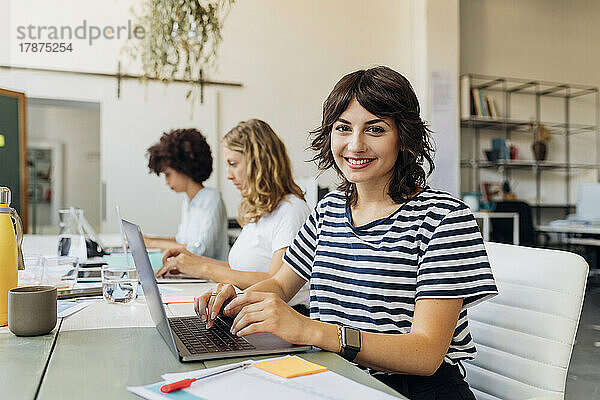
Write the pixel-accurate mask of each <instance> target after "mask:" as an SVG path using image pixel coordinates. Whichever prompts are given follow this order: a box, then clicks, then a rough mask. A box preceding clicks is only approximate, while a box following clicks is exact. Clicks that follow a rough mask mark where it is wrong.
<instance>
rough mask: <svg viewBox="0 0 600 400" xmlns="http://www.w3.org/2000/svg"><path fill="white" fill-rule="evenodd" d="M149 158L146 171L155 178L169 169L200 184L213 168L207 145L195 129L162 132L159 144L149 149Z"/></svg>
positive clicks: (202, 136)
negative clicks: (152, 173) (151, 173)
mask: <svg viewBox="0 0 600 400" xmlns="http://www.w3.org/2000/svg"><path fill="white" fill-rule="evenodd" d="M148 155H149V159H148V168H149V169H150V171H151V172H154V173H155V174H156V175H160V173H161V172H164V170H165V168H167V167H169V168H173V169H174V170H175V171H177V172H179V173H182V174H184V175H187V176H188V177H190V178H191V179H192V180H193V181H194V182H196V183H202V182H204V181H205V180H207V179H208V177H209V176H210V174H211V173H212V169H213V167H212V162H213V159H212V154H211V151H210V146H209V145H208V143H207V142H206V138H205V137H204V135H202V133H200V131H198V130H197V129H194V128H190V129H174V130H172V131H170V132H165V133H163V135H162V136H161V138H160V141H159V142H158V143H156V144H155V145H153V146H151V147H149V148H148Z"/></svg>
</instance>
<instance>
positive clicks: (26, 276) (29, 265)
mask: <svg viewBox="0 0 600 400" xmlns="http://www.w3.org/2000/svg"><path fill="white" fill-rule="evenodd" d="M23 261H24V263H25V269H22V270H19V284H18V286H36V285H40V284H41V283H42V278H43V276H44V263H45V261H46V260H45V259H44V257H42V256H41V255H39V254H25V255H24V256H23Z"/></svg>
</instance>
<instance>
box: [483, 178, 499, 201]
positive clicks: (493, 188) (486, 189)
mask: <svg viewBox="0 0 600 400" xmlns="http://www.w3.org/2000/svg"><path fill="white" fill-rule="evenodd" d="M502 186H503V185H502V183H499V182H481V189H482V192H483V201H485V202H493V201H502V200H504V191H503V187H502Z"/></svg>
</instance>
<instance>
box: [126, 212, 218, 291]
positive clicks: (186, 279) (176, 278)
mask: <svg viewBox="0 0 600 400" xmlns="http://www.w3.org/2000/svg"><path fill="white" fill-rule="evenodd" d="M115 211H116V213H117V221H119V222H120V221H121V220H122V219H123V218H121V210H120V209H119V206H118V205H116V206H115ZM119 232H120V236H121V249H119V251H122V253H123V254H125V260H126V262H127V265H129V255H128V253H127V239H126V238H125V234H124V232H123V224H121V223H119ZM146 250H147V249H146ZM150 265H152V263H150ZM156 282H158V283H169V284H173V283H204V282H208V279H198V278H195V277H193V276H188V275H185V274H177V275H170V274H167V275H166V276H164V277H162V278H157V279H156Z"/></svg>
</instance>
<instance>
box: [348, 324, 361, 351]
mask: <svg viewBox="0 0 600 400" xmlns="http://www.w3.org/2000/svg"><path fill="white" fill-rule="evenodd" d="M344 331H345V332H344V333H345V334H346V346H349V347H354V348H356V349H360V331H359V330H358V329H352V328H344Z"/></svg>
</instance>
